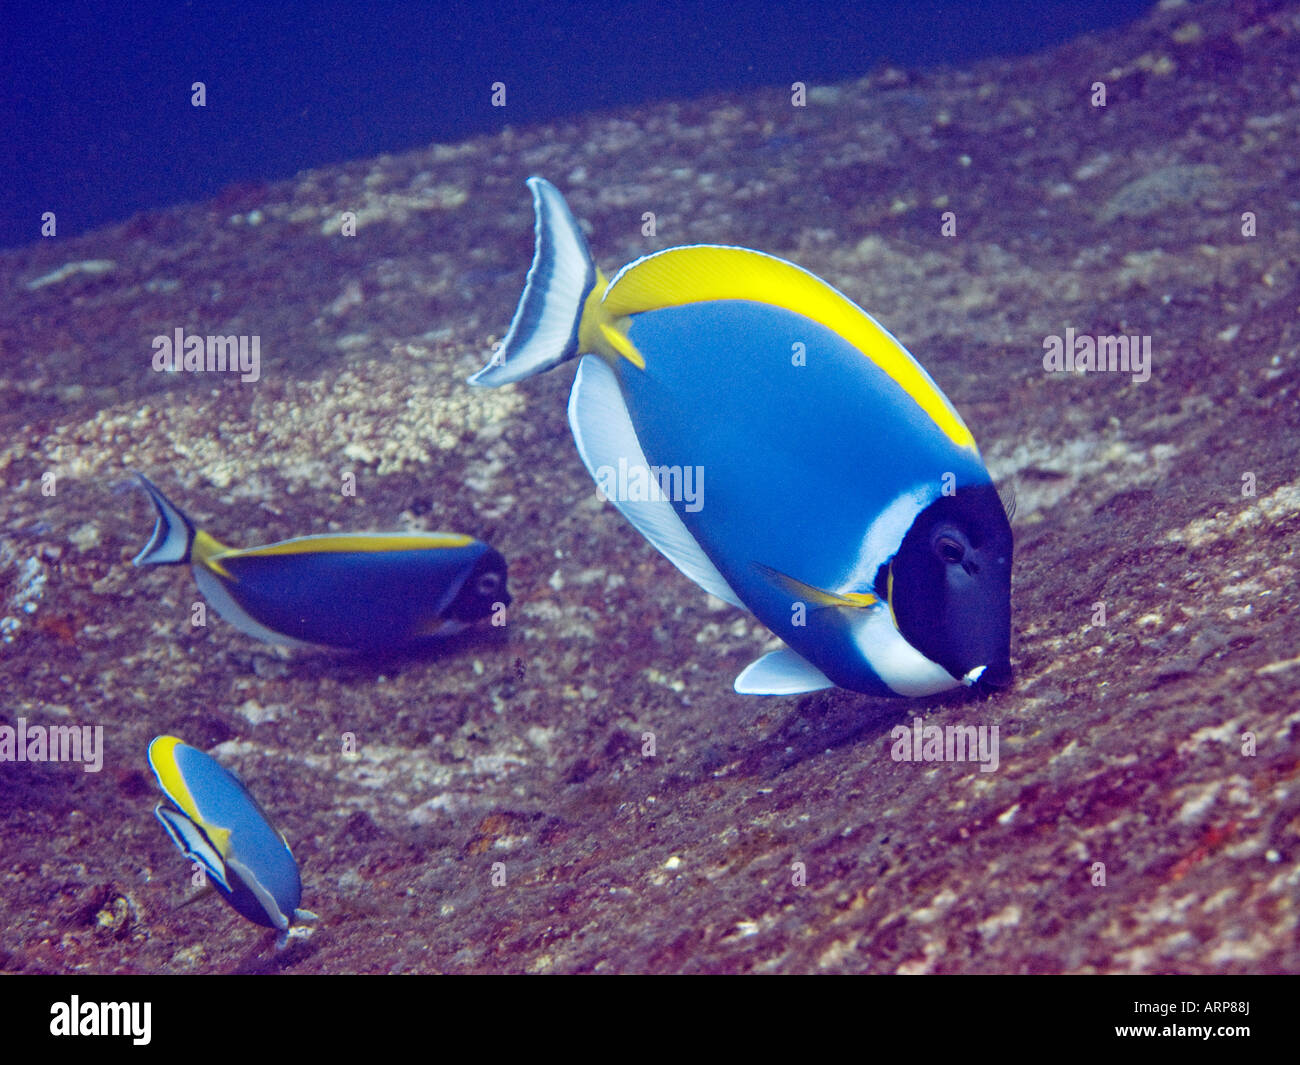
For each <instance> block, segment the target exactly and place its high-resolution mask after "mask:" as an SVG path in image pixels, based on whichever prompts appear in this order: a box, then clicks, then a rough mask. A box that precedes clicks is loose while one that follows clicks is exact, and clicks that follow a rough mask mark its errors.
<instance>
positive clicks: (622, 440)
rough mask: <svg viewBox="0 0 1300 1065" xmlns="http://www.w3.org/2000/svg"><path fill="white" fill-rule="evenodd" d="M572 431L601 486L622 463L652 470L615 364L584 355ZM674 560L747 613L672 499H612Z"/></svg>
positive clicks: (705, 586)
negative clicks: (602, 473)
mask: <svg viewBox="0 0 1300 1065" xmlns="http://www.w3.org/2000/svg"><path fill="white" fill-rule="evenodd" d="M569 427H570V428H571V429H572V430H573V439H574V441H575V442H576V443H577V445H578V454H579V455H581V456H582V461H583V464H584V465H585V466H586V467H587V472H588V473H590V474H591V476H592V478H593V480H595V481H596V482H597V483H599V482H600V477H599V475H598V474H597V471H598V470H599V469H601V468H602V467H605V468H608V469H618V465H619V462H620V460H621V461H623V462H625V463H626V464H627V466H628V467H629V468H635V467H637V466H638V465H639V466H640V468H642V469H646V470H648V469H649V468H650V463H649V462H648V461H646V457H645V452H644V451H642V450H641V442H640V441H639V440H638V439H637V436H636V430H635V429H634V428H633V426H632V419H631V417H630V416H629V415H628V412H627V404H626V403H625V402H624V401H623V393H622V391H621V390H620V389H619V387H618V378H617V377H616V376H615V374H614V371H613V370H612V369H611V368H610V367H609V365H608V364H607V363H606V362H605V361H604V360H603V359H601V358H600V357H599V356H596V355H584V356H583V359H582V362H580V363H579V364H578V376H577V377H576V378H575V379H574V382H573V391H572V392H570V393H569ZM610 502H612V503H613V504H614V506H616V507H617V508H618V509H619V512H620V513H621V514H622V515H623V516H624V517H625V518H627V520H628V521H630V522H631V523H632V525H633V526H634V527H635V528H636V531H637V532H639V533H640V534H641V535H642V536H644V537H645V538H646V539H647V540H649V541H650V543H651V545H652V546H653V547H654V548H655V550H657V551H659V553H660V554H662V555H663V556H664V557H665V558H666V559H668V561H669V562H671V563H672V564H673V565H674V566H676V567H677V568H678V569H679V570H680V571H681V572H682V573H683V574H685V575H686V576H687V577H689V578H690V579H691V580H692V581H694V582H695V583H696V584H698V585H699V586H700V587H701V588H703V589H704V590H705V591H706V592H708V593H709V594H710V595H716V596H717V597H718V598H719V599H722V600H724V601H725V602H728V603H730V604H731V605H732V606H738V607H741V608H742V609H745V606H744V604H743V603H742V602H741V601H740V597H739V596H738V595H736V593H735V592H734V591H732V588H731V585H729V584H728V583H727V581H726V578H725V577H723V576H722V574H721V573H719V572H718V568H717V567H716V566H715V565H714V564H713V563H712V562H711V561H710V560H709V557H708V555H706V554H705V553H704V550H703V549H702V548H701V547H700V545H699V543H698V542H697V541H696V539H695V537H693V536H692V535H691V534H690V531H689V530H688V529H687V528H686V526H685V524H683V522H682V519H681V518H680V517H679V516H678V514H677V511H676V510H674V509H673V505H672V503H670V502H669V501H668V500H667V499H658V500H646V501H644V502H642V501H630V500H620V499H612V500H610Z"/></svg>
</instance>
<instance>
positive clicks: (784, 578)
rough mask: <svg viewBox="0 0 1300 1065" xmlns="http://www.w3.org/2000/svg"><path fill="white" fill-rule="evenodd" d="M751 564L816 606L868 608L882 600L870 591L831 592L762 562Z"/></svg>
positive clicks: (770, 578) (853, 608)
mask: <svg viewBox="0 0 1300 1065" xmlns="http://www.w3.org/2000/svg"><path fill="white" fill-rule="evenodd" d="M751 565H752V566H753V567H754V568H755V569H756V570H758V571H759V572H760V573H761V574H763V576H764V577H766V578H767V579H768V580H770V581H771V582H772V583H773V584H775V585H777V586H779V587H781V588H784V589H785V590H786V591H788V592H789V593H790V594H791V595H792V596H793V597H794V598H795V599H797V600H800V601H801V602H806V603H808V604H809V605H810V606H812V607H814V608H817V607H827V606H834V607H842V608H845V609H849V610H866V609H868V608H870V607H873V606H877V605H878V604H879V603H880V600H879V599H877V598H876V597H875V596H874V595H872V594H870V593H869V592H829V591H827V590H826V589H825V588H818V587H817V586H816V585H812V584H805V583H804V582H803V581H801V580H797V579H796V578H794V577H791V576H790V575H789V574H788V573H782V572H781V571H780V570H779V569H773V568H772V567H771V566H765V565H763V563H761V562H753V563H751Z"/></svg>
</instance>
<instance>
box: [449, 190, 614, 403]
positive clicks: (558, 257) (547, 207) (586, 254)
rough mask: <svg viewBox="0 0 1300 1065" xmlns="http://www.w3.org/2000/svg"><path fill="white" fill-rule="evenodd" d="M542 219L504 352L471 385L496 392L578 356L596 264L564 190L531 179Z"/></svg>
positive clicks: (475, 376)
mask: <svg viewBox="0 0 1300 1065" xmlns="http://www.w3.org/2000/svg"><path fill="white" fill-rule="evenodd" d="M528 187H529V189H531V190H532V193H533V211H534V212H535V214H536V223H535V227H534V231H535V234H536V238H535V242H534V246H533V264H532V266H531V267H530V268H529V270H528V277H527V279H526V280H525V281H524V294H523V295H522V296H521V297H520V298H519V306H518V307H517V308H516V309H515V316H514V318H512V319H511V321H510V328H509V330H508V331H507V332H506V336H505V339H504V340H503V341H501V347H500V348H499V349H498V350H497V351H496V353H495V354H494V355H493V356H492V358H491V359H490V360H489V361H488V364H487V365H486V366H484V367H483V369H481V370H479V371H478V373H476V374H474V375H473V376H472V377H471V378H470V379H469V383H470V384H471V385H479V386H486V387H489V388H495V387H497V386H498V385H505V384H509V383H511V382H512V381H520V380H522V379H523V378H525V377H531V376H532V375H533V374H535V373H541V372H543V371H544V370H549V369H550V368H551V367H552V366H557V365H559V364H560V363H562V362H564V361H565V360H566V359H571V358H573V357H574V356H575V355H577V354H578V327H579V325H580V323H581V321H582V312H583V308H584V307H585V305H586V301H587V295H588V294H589V293H590V292H591V290H592V288H593V287H594V286H595V284H596V265H595V263H594V262H593V261H592V258H591V252H590V250H589V249H588V248H587V238H586V237H584V236H583V235H582V229H581V228H580V227H579V226H578V222H577V219H575V218H574V217H573V214H572V212H571V211H570V210H569V206H568V204H566V203H565V202H564V197H563V196H561V195H560V191H559V189H557V188H556V187H555V186H554V185H552V184H551V183H550V182H549V181H546V180H545V179H544V178H539V177H532V178H529V179H528Z"/></svg>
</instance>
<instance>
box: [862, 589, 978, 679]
mask: <svg viewBox="0 0 1300 1065" xmlns="http://www.w3.org/2000/svg"><path fill="white" fill-rule="evenodd" d="M853 642H854V644H856V645H857V648H858V650H859V651H860V652H861V654H862V657H863V658H864V659H866V662H867V665H869V666H870V667H871V668H872V669H873V670H875V673H876V676H878V677H879V678H880V679H881V680H883V681H884V682H885V683H886V684H888V685H889V687H890V689H891V690H893V691H896V692H897V693H898V694H899V695H906V696H910V697H911V698H918V697H920V696H922V695H934V694H936V693H937V692H944V691H949V690H951V689H953V688H956V687H958V686H959V685H960V684H961V683H962V682H961V681H959V680H958V679H957V678H956V677H954V676H953V675H952V674H951V673H949V672H948V671H947V670H946V669H944V668H943V666H941V665H939V663H938V662H933V661H931V660H930V659H928V658H926V657H925V655H923V654H921V652H920V651H918V650H917V649H916V648H915V647H913V646H912V645H911V644H910V643H908V642H907V641H906V640H905V639H903V634H902V633H900V632H899V631H898V629H896V628H895V627H894V622H893V619H892V618H891V617H890V616H889V611H888V610H867V611H863V612H862V618H861V620H859V621H858V622H857V623H856V624H855V625H854V626H853ZM972 672H973V671H972ZM968 675H969V674H968Z"/></svg>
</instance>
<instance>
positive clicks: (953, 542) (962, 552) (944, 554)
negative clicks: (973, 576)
mask: <svg viewBox="0 0 1300 1065" xmlns="http://www.w3.org/2000/svg"><path fill="white" fill-rule="evenodd" d="M934 552H935V554H936V555H938V556H939V557H940V558H941V559H943V560H944V561H945V562H948V563H951V564H953V565H955V564H957V563H958V562H960V561H961V560H962V559H964V558H965V557H966V549H965V548H964V547H963V546H962V544H961V541H960V540H958V539H957V538H956V537H954V536H940V537H939V538H938V539H936V540H935V542H934Z"/></svg>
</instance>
